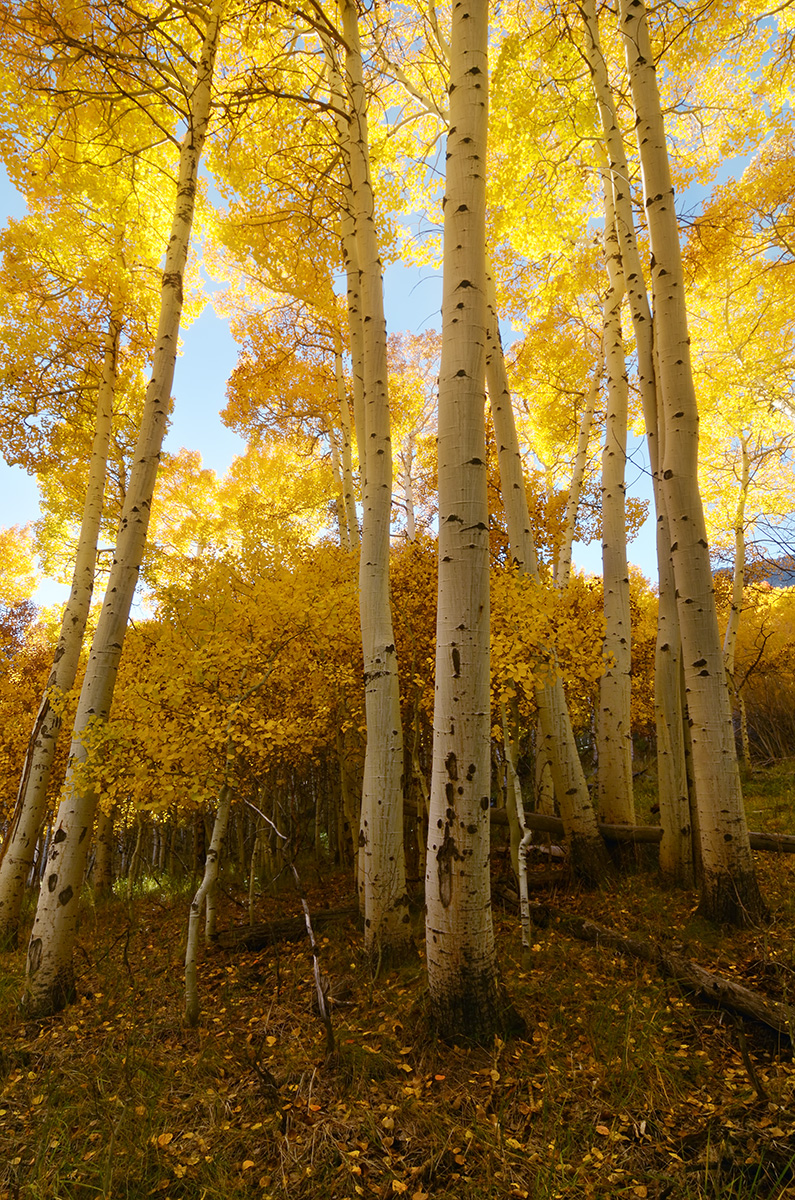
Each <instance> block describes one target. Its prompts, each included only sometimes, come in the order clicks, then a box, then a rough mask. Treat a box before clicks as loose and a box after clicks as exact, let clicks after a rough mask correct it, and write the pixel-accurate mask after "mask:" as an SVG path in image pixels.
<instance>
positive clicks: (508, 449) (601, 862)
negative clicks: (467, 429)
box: [486, 282, 610, 883]
mask: <svg viewBox="0 0 795 1200" xmlns="http://www.w3.org/2000/svg"><path fill="white" fill-rule="evenodd" d="M487 286H488V288H489V295H488V299H489V301H490V303H489V305H488V319H489V327H488V331H487V338H488V343H487V344H488V357H487V360H486V375H487V380H488V385H489V402H490V406H491V418H492V421H493V423H494V434H495V437H496V439H497V454H498V459H499V465H500V481H501V484H502V499H503V504H504V505H505V514H506V518H507V523H508V539H509V542H510V546H511V557H512V558H513V561H514V562H515V563H516V566H517V568H518V570H519V571H521V572H522V573H523V574H526V575H529V577H530V578H531V579H532V580H534V582H536V583H537V584H539V585H540V583H541V576H540V574H539V570H538V560H537V557H536V549H535V544H534V541H533V534H532V530H531V528H530V513H529V510H528V506H527V492H526V490H525V483H524V472H523V470H522V459H521V454H520V452H519V439H518V437H517V434H516V421H515V418H514V413H513V405H512V403H511V392H510V386H509V383H508V375H507V372H506V369H505V359H504V356H503V353H502V345H501V343H500V332H499V323H498V320H497V314H496V308H495V304H494V296H493V289H492V285H491V283H490V282H489V283H488V285H487ZM550 668H551V671H552V673H553V675H552V679H551V681H549V682H542V683H540V684H539V686H538V687H537V688H536V690H535V698H536V704H537V707H538V725H539V731H540V735H541V736H540V746H539V749H538V755H539V757H540V758H542V759H543V760H544V761H548V762H549V765H550V767H551V771H552V778H553V782H554V787H555V794H556V796H557V800H558V804H559V806H560V814H561V818H562V820H563V825H564V829H565V831H566V840H567V843H568V847H569V853H570V855H571V863H572V868H573V870H574V873H575V875H577V876H578V877H579V878H581V879H583V880H585V881H588V882H590V883H598V882H599V881H600V880H602V879H603V878H604V876H605V874H606V873H607V872H608V871H609V868H610V862H609V858H608V855H607V850H606V848H605V844H604V840H603V839H602V835H601V834H600V832H599V827H598V824H597V820H596V811H595V809H594V806H593V803H592V802H591V797H590V793H589V791H588V784H587V783H586V781H585V775H584V773H583V769H582V763H581V762H580V756H579V752H578V750H577V743H576V741H575V740H574V731H573V729H572V725H571V717H570V716H569V710H568V706H567V704H566V696H565V694H564V691H563V680H562V678H561V677H560V673H559V672H558V670H557V663H556V662H555V661H554V659H553V661H552V663H551V664H550Z"/></svg>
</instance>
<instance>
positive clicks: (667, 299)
mask: <svg viewBox="0 0 795 1200" xmlns="http://www.w3.org/2000/svg"><path fill="white" fill-rule="evenodd" d="M620 26H621V33H622V36H623V40H624V48H625V52H626V58H627V65H628V68H629V76H630V86H631V90H632V102H633V106H634V109H635V114H636V134H637V140H638V146H639V150H640V158H641V167H642V172H643V192H644V197H645V206H646V217H647V220H648V225H649V237H650V241H651V251H652V256H653V259H652V291H653V296H654V330H655V347H656V352H657V367H658V383H659V400H660V407H661V423H662V425H663V427H664V438H665V445H664V453H663V458H662V460H661V463H660V466H661V471H662V485H663V491H664V495H665V503H666V510H667V513H668V520H669V527H670V537H671V559H672V563H673V571H674V578H675V581H676V591H677V608H678V614H679V625H680V630H681V638H682V662H683V669H684V680H685V695H686V702H687V712H688V723H689V731H690V740H691V747H692V762H693V777H694V784H695V791H696V797H697V803H698V824H699V837H700V850H701V866H702V871H701V880H700V912H701V914H702V915H703V916H704V917H706V918H708V919H710V920H714V921H718V922H725V923H730V924H735V925H751V924H755V923H757V922H759V921H760V920H763V919H765V918H766V917H767V909H766V907H765V904H764V901H763V899H762V896H761V894H760V891H759V886H758V883H757V879H756V874H755V872H754V866H753V861H752V858H751V849H750V845H749V841H748V828H747V825H746V820H745V811H744V808H743V798H742V789H741V785H740V775H739V770H738V766H737V755H736V752H735V746H734V730H733V726H732V719H731V703H730V699H729V691H728V684H727V680H726V672H725V668H724V663H723V652H722V647H721V642H720V636H719V633H718V621H717V614H716V610H715V597H714V592H713V588H712V575H711V571H710V562H709V547H708V545H707V536H706V526H705V522H704V513H703V508H702V504H701V496H700V493H699V488H698V477H697V470H698V409H697V405H696V397H695V390H694V387H693V376H692V368H691V360H690V338H689V333H688V326H687V312H686V307H685V289H684V273H683V270H682V260H681V251H680V246H679V231H678V228H677V220H676V211H675V208H674V189H673V185H672V182H671V173H670V166H669V161H668V150H667V146H666V141H665V130H664V123H663V115H662V109H661V106H660V96H659V91H658V87H657V80H656V74H655V67H654V58H653V55H652V50H651V45H650V42H649V35H648V28H647V23H646V8H645V5H644V4H643V0H621V4H620Z"/></svg>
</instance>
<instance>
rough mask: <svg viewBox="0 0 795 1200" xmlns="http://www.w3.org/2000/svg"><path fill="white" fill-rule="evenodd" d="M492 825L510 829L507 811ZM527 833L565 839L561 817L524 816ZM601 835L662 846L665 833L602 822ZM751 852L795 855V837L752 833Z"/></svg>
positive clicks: (494, 812) (494, 816)
mask: <svg viewBox="0 0 795 1200" xmlns="http://www.w3.org/2000/svg"><path fill="white" fill-rule="evenodd" d="M490 816H491V823H492V825H507V824H508V813H507V812H506V810H505V809H504V808H492V809H491V812H490ZM525 824H526V825H527V827H528V829H533V830H535V831H536V832H537V833H549V834H551V835H552V836H553V837H554V838H559V839H561V840H562V839H563V838H564V837H565V834H564V831H563V822H562V821H561V819H560V817H549V816H546V814H544V813H525ZM599 831H600V833H601V834H602V837H603V838H604V839H605V841H607V842H636V843H637V842H640V843H653V842H659V841H660V839H661V838H662V829H661V828H660V826H659V825H607V824H605V823H604V822H602V821H600V822H599ZM748 838H749V841H750V843H751V849H752V850H764V851H772V852H774V853H777V854H795V837H794V836H792V835H791V834H786V833H749V834H748Z"/></svg>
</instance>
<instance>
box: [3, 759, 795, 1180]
mask: <svg viewBox="0 0 795 1200" xmlns="http://www.w3.org/2000/svg"><path fill="white" fill-rule="evenodd" d="M794 772H795V767H793V764H789V766H788V768H787V770H786V771H784V770H783V769H782V771H779V773H778V775H777V776H776V777H775V779H774V780H773V782H771V778H769V777H768V776H767V775H763V774H761V773H760V774H758V775H757V776H756V779H755V780H752V781H750V783H749V785H748V787H747V789H746V792H747V796H748V808H749V818H750V824H751V827H752V828H755V829H760V828H761V829H769V830H776V831H778V832H795V828H793V821H794V820H795V773H794ZM756 862H757V866H758V870H759V875H760V880H761V883H762V886H763V890H764V893H765V896H766V899H767V901H768V903H769V904H770V906H771V909H772V911H773V921H772V923H771V925H770V926H769V927H767V928H765V929H760V930H754V931H750V932H744V933H739V934H737V933H735V934H729V933H722V932H720V931H717V930H715V929H714V928H712V927H710V926H708V925H705V924H704V923H703V922H701V921H699V920H698V919H697V918H696V917H695V916H694V910H695V904H696V897H695V895H694V894H692V893H681V892H677V891H662V890H661V889H660V888H659V886H658V884H657V882H656V879H655V876H654V873H653V871H651V870H649V868H648V867H646V868H644V867H643V866H642V865H641V864H636V865H634V866H633V867H632V868H631V870H630V873H628V874H625V875H624V876H623V877H622V878H620V880H619V881H618V883H617V884H616V885H615V886H614V887H612V888H611V889H610V890H609V891H608V890H605V891H602V892H591V893H584V892H579V891H575V890H565V889H557V890H556V891H555V893H554V894H552V893H550V892H547V893H540V894H538V895H537V896H536V898H537V899H541V900H547V901H549V902H551V903H553V904H554V905H555V906H556V907H557V908H558V909H564V910H565V911H567V912H571V913H577V914H580V915H586V916H588V917H590V918H592V919H593V920H595V921H598V922H600V923H601V924H603V925H610V926H613V927H614V928H617V929H620V930H621V931H623V932H625V933H633V934H636V933H639V932H643V933H644V934H646V935H648V936H650V937H651V938H653V939H655V940H657V941H658V942H659V943H660V944H662V945H663V946H664V947H666V948H668V949H675V950H676V951H678V952H679V953H680V954H684V955H687V956H689V957H690V958H692V959H695V960H696V961H697V962H699V963H701V964H702V965H703V966H705V967H708V968H710V969H711V970H714V971H716V972H718V973H720V974H723V975H725V976H727V977H729V978H731V979H734V980H737V981H740V982H743V983H745V984H746V985H748V986H751V987H755V988H758V989H759V990H761V991H763V992H765V993H768V994H771V995H774V996H776V997H777V998H779V999H787V998H788V994H789V997H790V998H792V999H794V1000H795V889H793V883H794V882H795V856H792V855H774V854H758V855H757V856H756ZM304 875H305V880H306V888H307V897H308V900H309V905H310V909H313V910H314V911H320V910H321V909H323V908H327V907H334V906H336V905H342V904H346V903H350V900H351V895H350V885H349V882H348V880H347V879H343V878H342V877H340V876H335V875H333V874H331V873H329V872H326V871H324V870H323V869H318V868H316V867H314V866H313V867H311V868H310V867H306V868H305V870H304ZM224 886H225V887H226V888H227V890H229V891H230V893H231V889H232V885H231V884H229V883H227V884H225V885H224ZM188 899H189V893H188V892H187V891H183V892H182V893H179V892H174V891H167V890H165V889H161V890H153V891H151V892H149V893H147V894H143V895H139V896H136V897H134V898H133V899H132V900H131V901H128V902H123V901H121V900H118V899H116V900H114V901H111V902H109V903H108V904H106V905H105V906H102V907H100V906H98V905H97V906H94V905H93V904H92V903H91V899H90V896H87V898H86V901H85V911H84V918H83V924H82V928H81V933H80V946H79V951H78V971H79V995H78V1000H77V1003H75V1004H74V1005H73V1006H72V1007H71V1008H69V1009H68V1010H67V1011H66V1012H64V1013H62V1014H60V1015H59V1016H57V1017H54V1018H51V1019H49V1020H46V1021H41V1022H35V1023H34V1022H31V1021H29V1020H25V1019H24V1018H23V1017H22V1016H21V1015H20V1014H19V1013H18V1011H17V1008H16V1003H17V1000H18V997H19V994H20V990H21V984H22V978H23V972H24V953H23V952H22V951H18V952H15V953H13V954H6V955H4V956H0V1022H1V1023H2V1026H1V1027H2V1033H1V1034H0V1200H18V1198H24V1200H72V1198H74V1200H88V1198H89V1197H91V1198H95V1197H103V1198H106V1200H122V1198H131V1200H141V1198H143V1197H150V1196H151V1197H156V1198H159V1200H242V1198H243V1197H246V1198H249V1197H256V1198H259V1200H268V1198H271V1197H272V1198H273V1200H277V1198H278V1200H288V1198H289V1200H315V1198H317V1200H325V1198H328V1200H343V1198H345V1200H356V1198H357V1197H360V1196H361V1197H374V1196H375V1197H380V1198H381V1200H385V1198H387V1197H395V1196H398V1197H399V1196H404V1195H405V1196H406V1197H407V1198H408V1200H447V1198H452V1197H455V1198H456V1200H481V1198H485V1197H525V1198H528V1200H534V1198H539V1200H540V1198H546V1197H561V1198H566V1200H575V1198H576V1200H580V1198H586V1200H590V1198H594V1200H596V1198H607V1197H611V1198H612V1197H633V1198H639V1200H643V1198H648V1200H680V1198H682V1200H684V1198H693V1200H695V1198H696V1197H704V1198H707V1197H709V1198H712V1197H725V1198H728V1197H736V1198H737V1200H741V1198H742V1200H745V1198H746V1197H779V1196H785V1195H789V1196H795V1063H793V1056H792V1051H791V1047H790V1045H789V1041H788V1040H787V1039H777V1038H776V1037H775V1036H774V1035H773V1034H772V1033H769V1032H767V1031H766V1030H765V1029H764V1028H762V1027H759V1026H755V1025H754V1024H753V1023H752V1022H748V1021H746V1022H745V1023H744V1025H738V1023H736V1022H735V1021H734V1020H733V1019H732V1018H731V1017H730V1016H729V1015H728V1014H725V1013H721V1012H719V1011H717V1010H716V1009H714V1008H711V1007H709V1006H707V1005H705V1004H700V1003H697V1002H695V1001H693V1000H692V999H690V998H688V997H687V996H685V995H683V994H682V993H681V992H680V990H679V989H678V987H677V986H676V985H675V984H673V983H672V982H671V981H670V980H666V979H664V978H662V977H660V976H659V975H658V974H657V972H656V971H655V969H654V968H653V967H650V966H649V965H647V964H643V963H639V962H636V961H633V960H631V959H628V958H625V957H622V956H621V955H620V954H618V953H617V952H614V951H612V950H609V949H605V948H600V947H597V946H594V945H590V944H586V943H583V942H580V941H575V940H572V939H571V938H569V937H568V936H566V934H565V933H564V932H563V931H562V929H561V928H559V927H558V926H557V925H556V923H555V921H554V920H553V921H551V922H550V923H549V924H547V925H545V926H544V927H537V928H535V929H534V931H533V944H532V949H531V950H530V951H529V952H528V953H525V954H524V955H523V953H522V948H521V944H520V937H519V928H518V922H517V919H516V917H515V915H514V914H512V913H510V912H507V911H503V910H500V909H499V908H497V909H495V925H496V933H497V944H498V951H499V961H500V972H501V978H502V980H503V982H504V984H505V985H506V988H507V990H508V992H509V994H510V996H511V998H512V1000H513V1002H514V1004H515V1005H516V1007H517V1009H518V1010H519V1011H520V1013H521V1014H522V1016H523V1017H524V1018H525V1020H526V1022H527V1031H526V1034H525V1035H524V1037H522V1038H516V1039H513V1040H508V1041H506V1042H503V1041H500V1040H498V1041H497V1042H496V1043H495V1045H494V1046H493V1047H492V1048H490V1049H479V1048H473V1047H466V1046H445V1045H440V1044H437V1043H435V1042H434V1041H433V1040H432V1039H431V1038H430V1037H429V1036H428V1034H427V1032H426V1027H425V1018H424V1013H425V1000H424V994H425V981H424V970H423V967H424V964H423V961H422V957H421V954H420V957H418V959H417V961H416V962H414V963H413V964H411V965H410V966H407V967H405V968H402V969H400V970H393V971H385V972H382V973H381V974H380V975H379V976H378V978H376V979H373V978H372V974H371V971H370V969H369V966H368V964H367V962H366V961H365V960H364V958H363V956H362V954H361V951H360V944H361V939H360V934H359V931H358V929H357V927H356V924H355V922H353V921H344V922H342V923H341V924H339V925H338V926H335V927H330V928H327V929H324V931H323V937H322V939H319V940H321V941H322V953H321V957H322V965H323V970H324V971H325V972H326V973H327V974H328V976H329V977H330V979H331V980H332V988H333V990H336V991H337V992H338V993H339V994H342V993H344V1002H340V1003H339V1004H338V1005H336V1006H335V1007H334V1009H333V1024H334V1035H335V1039H336V1047H337V1049H336V1052H335V1054H334V1056H333V1057H332V1058H331V1059H327V1057H326V1045H325V1042H326V1034H325V1030H324V1028H323V1025H322V1023H321V1021H320V1020H319V1018H318V1016H317V1014H316V1011H315V1009H314V1006H313V1001H312V997H313V982H312V964H311V957H310V955H309V954H308V950H307V944H306V942H303V943H282V944H279V945H274V946H272V947H271V948H269V949H268V950H266V951H257V952H253V951H244V952H236V953H234V954H231V953H227V952H222V951H218V950H215V951H209V952H203V958H202V961H201V964H200V982H199V986H200V997H201V1006H202V1015H201V1021H200V1025H199V1027H198V1028H197V1029H189V1028H187V1027H186V1026H185V1024H184V1021H183V1016H182V1013H183V1006H184V997H183V990H182V961H183V955H184V939H185V930H186V920H187V907H188ZM235 900H237V902H235ZM241 901H242V896H241V897H236V898H235V899H232V897H231V894H230V896H229V897H228V898H227V899H226V900H224V901H223V902H222V910H221V913H220V920H219V928H221V929H222V928H224V927H228V926H229V925H232V924H239V923H242V922H243V921H245V919H246V916H245V912H244V910H243V906H242V903H241ZM297 912H300V904H299V901H298V898H297V896H296V894H295V892H294V891H291V890H288V889H285V891H284V892H282V893H280V894H278V895H270V894H268V895H264V896H262V897H261V898H260V900H259V902H258V905H257V919H258V920H269V919H274V918H276V917H281V916H284V915H285V914H287V913H297ZM415 920H416V935H417V941H418V944H419V945H420V946H421V944H422V926H421V915H420V914H419V913H417V914H416V917H415ZM343 985H344V986H343ZM749 1063H750V1069H749ZM754 1077H755V1078H754Z"/></svg>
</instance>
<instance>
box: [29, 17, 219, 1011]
mask: <svg viewBox="0 0 795 1200" xmlns="http://www.w3.org/2000/svg"><path fill="white" fill-rule="evenodd" d="M223 7H224V0H215V2H214V4H213V8H212V12H211V15H210V18H209V21H208V26H207V33H206V36H205V40H204V45H203V47H202V52H201V57H200V60H199V65H198V69H197V79H196V86H195V88H194V91H193V95H192V97H191V104H190V124H189V128H188V129H187V131H186V133H185V137H184V139H183V143H182V149H181V153H180V163H179V178H178V184H177V199H176V208H175V212H174V219H173V223H172V226H171V234H170V237H169V240H168V245H167V249H166V259H165V268H164V272H163V283H162V299H161V310H160V320H159V324H158V331H157V342H156V346H155V353H154V360H153V364H152V377H151V380H150V382H149V385H148V387H147V391H146V400H145V403H144V411H143V415H142V418H141V428H140V430H139V435H138V441H137V444H136V448H135V456H134V461H133V466H132V470H131V472H130V478H129V482H128V486H127V494H126V497H125V501H124V507H123V509H122V515H121V522H120V525H119V532H118V537H117V541H116V548H115V552H114V556H113V563H112V566H111V570H110V578H109V580H108V586H107V590H106V592H105V598H104V601H103V604H102V611H101V613H100V617H99V622H98V625H97V630H96V633H95V634H94V640H93V642H92V646H91V653H90V656H89V661H88V664H87V667H86V674H85V679H84V682H83V687H82V690H81V693H80V701H79V703H78V709H77V715H76V718H75V726H74V730H73V734H72V745H71V752H70V759H69V768H68V771H67V776H66V781H65V783H64V791H63V797H62V800H61V803H60V806H59V809H58V813H57V815H56V819H55V835H54V837H53V840H52V846H51V848H50V854H49V858H48V862H47V867H46V870H45V879H44V885H43V886H42V889H41V894H40V897H39V905H38V909H37V912H36V920H35V924H34V926H33V933H32V936H31V939H30V945H29V947H28V976H27V986H26V993H25V1000H24V1002H25V1006H26V1008H27V1011H29V1012H30V1013H35V1014H38V1015H44V1014H46V1013H52V1012H55V1011H58V1010H59V1009H61V1008H63V1007H64V1005H65V1004H66V1003H68V1002H69V1000H70V998H71V997H72V996H73V994H74V966H73V961H72V952H73V949H74V943H75V938H76V935H77V915H78V907H79V900H80V889H81V887H82V883H83V875H84V871H85V864H86V855H87V852H88V847H89V843H90V840H91V839H90V837H89V833H90V830H91V827H92V824H93V820H94V812H95V809H96V795H95V793H94V791H93V789H92V787H91V785H90V783H89V782H88V780H87V778H86V774H85V771H86V764H87V760H88V757H89V753H90V747H91V740H92V734H93V732H94V731H95V730H97V729H98V728H99V727H101V726H102V725H103V724H104V723H105V722H106V721H107V719H108V715H109V713H110V706H111V701H112V699H113V686H114V683H115V681H116V674H117V671H118V667H119V660H120V658H121V651H122V645H123V643H124V635H125V632H126V628H127V621H128V618H129V614H130V606H131V604H132V600H133V595H134V593H135V587H136V584H137V582H138V573H139V570H140V565H141V560H142V558H143V552H144V547H145V545H146V532H147V528H148V524H149V513H150V508H151V504H152V494H153V492H154V487H155V479H156V477H157V468H158V465H159V462H160V452H161V447H162V444H163V437H164V435H165V431H166V425H167V421H168V410H169V405H170V399H171V385H172V382H173V378H174V362H175V359H176V353H177V339H178V336H179V325H180V317H181V314H182V279H183V275H184V271H185V264H186V260H187V256H188V248H189V243H190V234H191V227H192V224H193V214H194V209H195V200H196V186H197V180H198V170H199V161H200V158H201V152H202V148H203V145H204V140H205V137H206V134H207V125H208V121H209V117H210V102H211V93H212V78H213V68H214V65H215V55H216V51H217V47H218V40H219V33H220V26H221V16H222V12H223Z"/></svg>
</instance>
